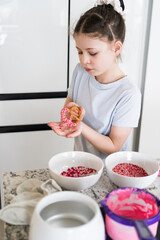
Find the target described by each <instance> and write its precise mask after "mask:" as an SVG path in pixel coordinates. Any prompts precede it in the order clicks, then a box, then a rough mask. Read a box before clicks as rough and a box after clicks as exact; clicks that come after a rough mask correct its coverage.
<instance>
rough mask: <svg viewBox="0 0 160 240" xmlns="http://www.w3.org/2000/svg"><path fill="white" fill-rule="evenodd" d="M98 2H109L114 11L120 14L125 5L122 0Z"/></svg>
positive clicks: (99, 2) (98, 2) (99, 1)
mask: <svg viewBox="0 0 160 240" xmlns="http://www.w3.org/2000/svg"><path fill="white" fill-rule="evenodd" d="M100 4H111V5H112V6H113V8H114V10H115V11H116V12H118V13H120V14H121V15H122V16H123V15H124V12H123V11H124V9H125V5H124V2H123V0H98V1H97V5H100Z"/></svg>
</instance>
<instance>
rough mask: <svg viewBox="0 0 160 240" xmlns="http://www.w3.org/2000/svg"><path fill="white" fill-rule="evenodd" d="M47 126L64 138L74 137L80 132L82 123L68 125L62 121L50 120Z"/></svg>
mask: <svg viewBox="0 0 160 240" xmlns="http://www.w3.org/2000/svg"><path fill="white" fill-rule="evenodd" d="M48 126H49V127H50V128H51V129H52V130H53V131H54V132H55V133H56V134H57V135H59V136H63V137H66V138H74V137H77V136H79V135H80V134H81V132H82V123H79V124H77V125H76V126H73V127H68V126H67V125H66V124H65V123H62V122H50V123H48Z"/></svg>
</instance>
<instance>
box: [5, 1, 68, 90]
mask: <svg viewBox="0 0 160 240" xmlns="http://www.w3.org/2000/svg"><path fill="white" fill-rule="evenodd" d="M67 49H68V0H60V1H55V0H27V1H26V0H16V1H11V0H7V1H0V93H20V92H21V93H27V92H52V91H53V92H55V91H66V89H67V58H68V57H67V54H68V53H67V51H68V50H67Z"/></svg>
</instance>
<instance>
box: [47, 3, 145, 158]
mask: <svg viewBox="0 0 160 240" xmlns="http://www.w3.org/2000/svg"><path fill="white" fill-rule="evenodd" d="M119 3H120V5H121V7H119V8H123V10H124V3H123V1H122V0H121V1H119ZM119 12H120V11H119V10H117V8H116V9H115V8H114V5H112V4H110V3H109V4H107V3H105V2H103V3H102V2H101V4H99V5H97V6H96V7H93V8H91V9H90V10H88V11H87V12H86V13H84V14H83V15H82V16H81V17H80V19H79V21H78V22H77V24H76V27H75V29H74V34H73V36H74V39H75V43H76V48H77V51H78V54H79V60H80V63H79V64H78V65H77V66H76V68H75V70H74V73H73V78H72V83H71V86H70V88H69V91H68V96H67V99H66V101H65V104H64V107H66V106H67V107H69V108H70V107H71V106H73V105H78V106H81V110H82V114H83V116H84V118H83V121H82V122H81V123H80V124H78V125H77V126H75V127H67V126H65V125H64V124H62V123H55V122H51V123H49V124H48V125H49V126H50V127H51V128H52V129H53V131H54V132H55V133H57V134H58V135H60V136H65V137H74V138H75V145H74V150H77V151H85V152H90V153H93V154H95V155H97V156H99V157H101V159H102V160H104V159H105V158H106V156H107V155H109V154H111V153H113V152H117V151H123V150H128V147H129V146H128V142H129V136H130V134H131V131H132V129H133V128H134V127H137V126H138V121H139V116H140V106H141V94H140V91H139V89H138V88H137V87H136V86H135V85H134V84H133V83H132V82H131V81H130V79H129V77H128V76H126V75H125V73H124V72H123V71H122V70H121V69H120V67H119V65H118V62H117V58H118V57H119V56H120V52H121V50H122V45H123V42H124V39H125V22H124V19H123V17H122V15H121V14H120V13H119Z"/></svg>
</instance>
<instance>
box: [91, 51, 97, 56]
mask: <svg viewBox="0 0 160 240" xmlns="http://www.w3.org/2000/svg"><path fill="white" fill-rule="evenodd" d="M96 54H97V52H96V53H89V55H91V56H95V55H96Z"/></svg>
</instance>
